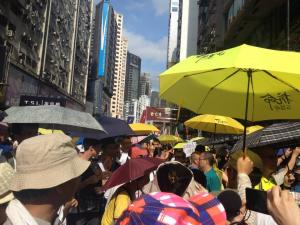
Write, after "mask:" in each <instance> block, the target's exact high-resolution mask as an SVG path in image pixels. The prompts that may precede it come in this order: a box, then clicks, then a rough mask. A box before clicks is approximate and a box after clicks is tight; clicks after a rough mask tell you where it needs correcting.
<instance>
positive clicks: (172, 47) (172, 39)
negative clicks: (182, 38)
mask: <svg viewBox="0 0 300 225" xmlns="http://www.w3.org/2000/svg"><path fill="white" fill-rule="evenodd" d="M169 14H170V16H169V33H168V52H167V68H169V67H171V66H172V65H174V64H176V63H177V57H176V55H177V42H178V16H179V0H170V3H169Z"/></svg>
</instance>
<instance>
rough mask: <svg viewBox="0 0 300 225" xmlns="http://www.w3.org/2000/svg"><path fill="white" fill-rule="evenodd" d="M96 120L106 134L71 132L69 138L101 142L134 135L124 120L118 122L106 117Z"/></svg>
mask: <svg viewBox="0 0 300 225" xmlns="http://www.w3.org/2000/svg"><path fill="white" fill-rule="evenodd" d="M96 120H97V121H98V122H99V124H101V126H102V127H103V128H104V130H105V131H106V132H107V133H106V134H105V133H101V134H99V133H95V134H93V133H90V134H84V133H78V132H72V133H71V136H80V137H85V138H92V139H96V140H103V139H107V138H113V137H119V136H134V135H135V133H134V132H133V131H132V130H131V128H130V127H129V126H128V124H127V123H126V122H125V121H124V120H120V119H116V118H112V117H106V116H101V117H98V118H96Z"/></svg>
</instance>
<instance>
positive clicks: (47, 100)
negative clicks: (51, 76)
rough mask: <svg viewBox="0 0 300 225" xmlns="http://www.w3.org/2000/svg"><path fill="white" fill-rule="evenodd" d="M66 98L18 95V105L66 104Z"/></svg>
mask: <svg viewBox="0 0 300 225" xmlns="http://www.w3.org/2000/svg"><path fill="white" fill-rule="evenodd" d="M66 103H67V101H66V99H64V98H59V97H58V98H57V97H42V96H28V95H22V96H20V106H38V105H58V106H63V107H65V106H66Z"/></svg>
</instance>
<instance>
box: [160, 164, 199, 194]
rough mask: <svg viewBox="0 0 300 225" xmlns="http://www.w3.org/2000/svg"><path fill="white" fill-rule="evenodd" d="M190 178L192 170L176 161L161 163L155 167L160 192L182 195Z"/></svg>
mask: <svg viewBox="0 0 300 225" xmlns="http://www.w3.org/2000/svg"><path fill="white" fill-rule="evenodd" d="M192 178H193V173H192V171H191V170H190V169H188V168H187V167H185V166H184V165H183V164H181V163H179V162H176V161H174V162H166V163H164V164H161V165H160V166H159V167H158V169H157V183H158V186H159V189H160V190H161V191H162V192H170V193H174V194H176V195H179V196H183V195H184V194H185V191H186V189H187V188H188V186H189V184H190V182H191V180H192Z"/></svg>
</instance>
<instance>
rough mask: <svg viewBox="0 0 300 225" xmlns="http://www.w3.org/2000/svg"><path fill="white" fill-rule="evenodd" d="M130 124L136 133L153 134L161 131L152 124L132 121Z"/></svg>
mask: <svg viewBox="0 0 300 225" xmlns="http://www.w3.org/2000/svg"><path fill="white" fill-rule="evenodd" d="M129 126H130V128H131V129H132V130H133V132H134V133H136V134H151V133H154V132H159V129H158V128H157V127H155V126H154V125H152V124H145V123H132V124H129Z"/></svg>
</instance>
